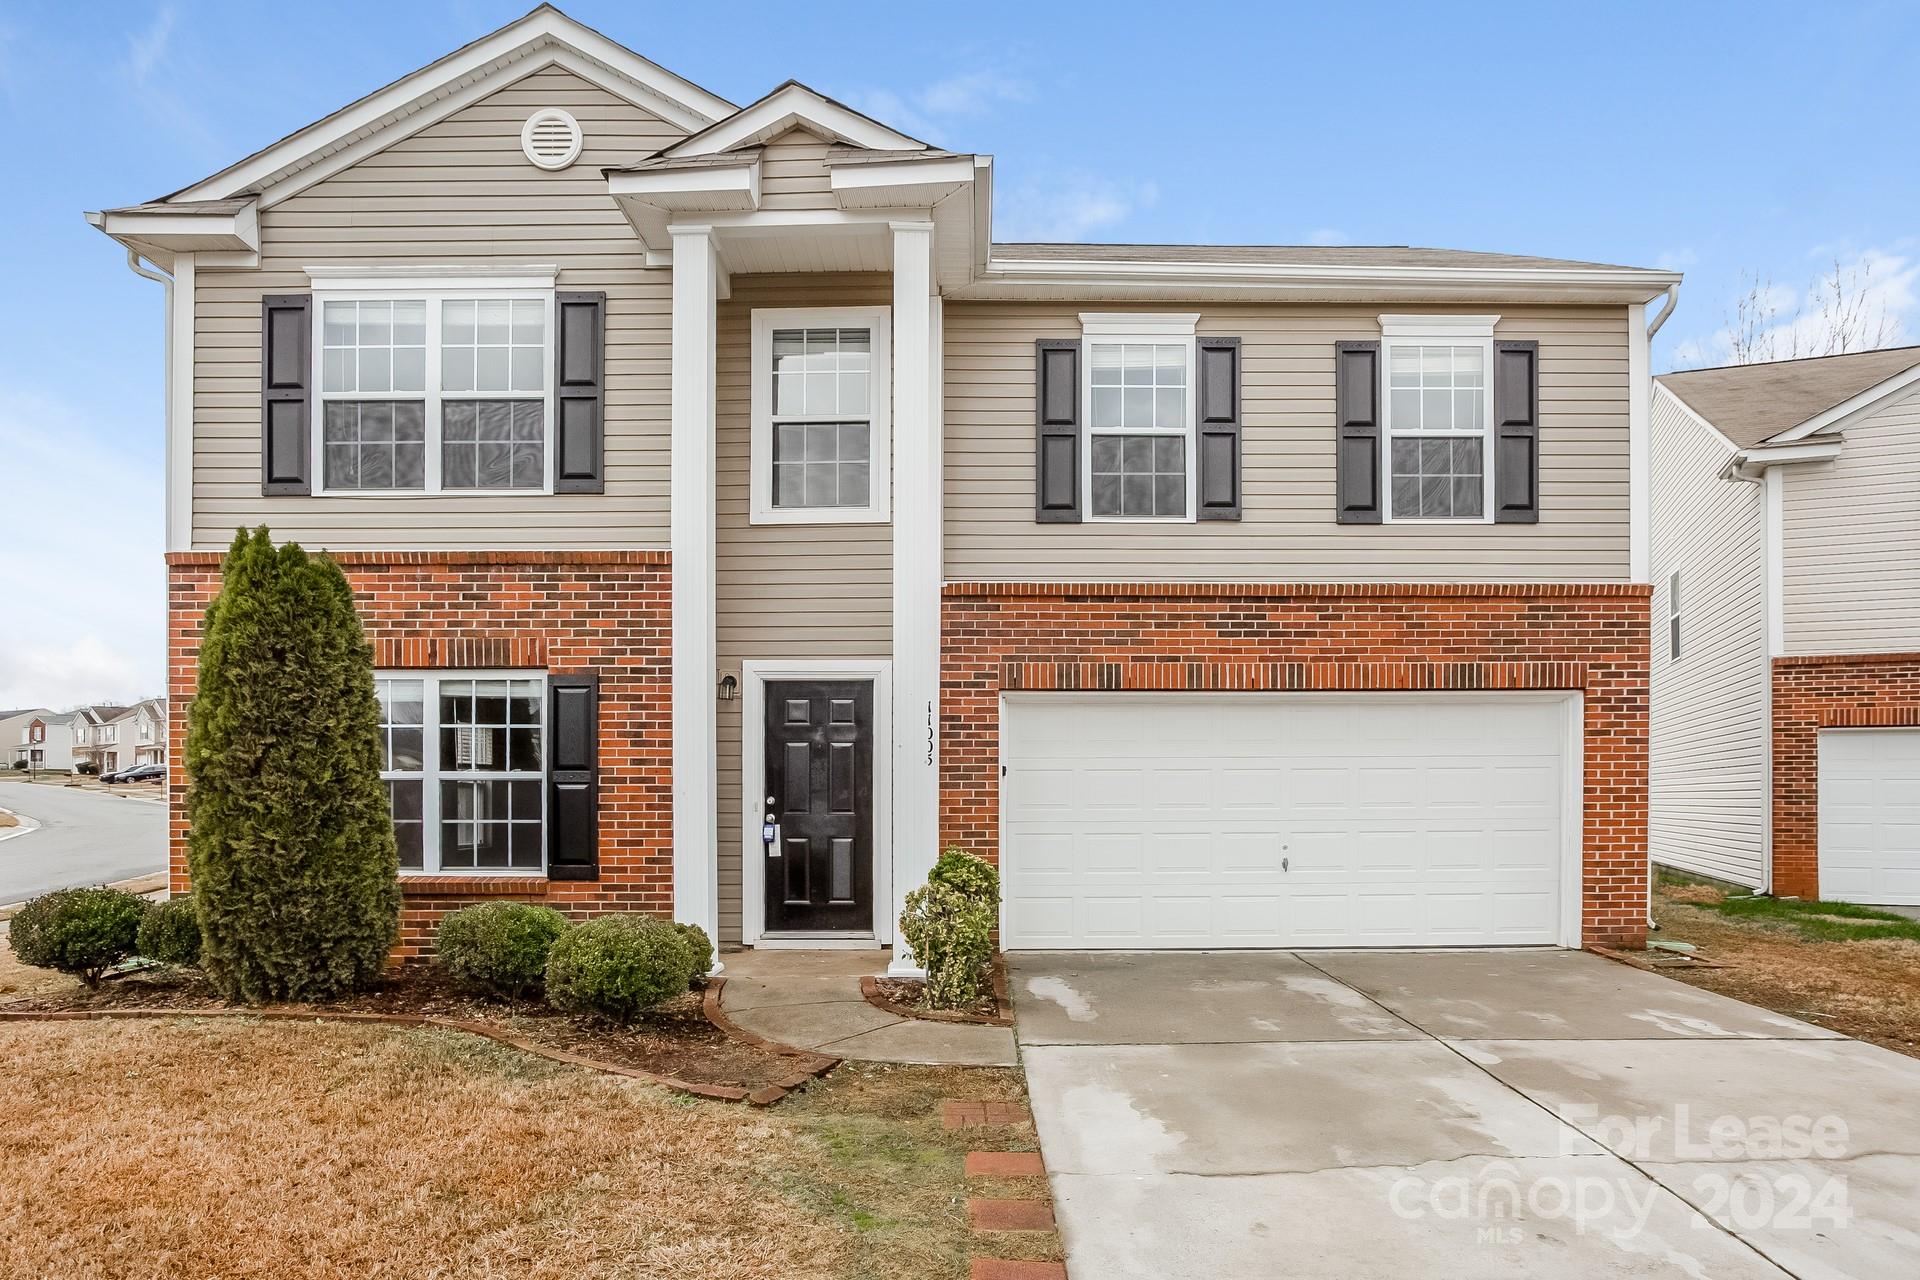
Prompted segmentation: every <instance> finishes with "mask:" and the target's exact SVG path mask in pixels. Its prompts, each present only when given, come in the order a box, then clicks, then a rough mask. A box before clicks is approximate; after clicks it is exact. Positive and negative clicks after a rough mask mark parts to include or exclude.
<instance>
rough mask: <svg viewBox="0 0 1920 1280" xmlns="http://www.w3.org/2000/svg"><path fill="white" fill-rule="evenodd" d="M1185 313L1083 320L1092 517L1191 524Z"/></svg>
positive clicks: (1086, 486) (1189, 335) (1085, 481)
mask: <svg viewBox="0 0 1920 1280" xmlns="http://www.w3.org/2000/svg"><path fill="white" fill-rule="evenodd" d="M1197 320H1198V317H1197V316H1192V315H1138V316H1126V315H1083V316H1081V317H1080V322H1081V334H1082V336H1081V344H1082V349H1081V360H1080V364H1081V368H1082V369H1083V370H1084V372H1083V373H1082V375H1081V377H1082V382H1083V384H1084V386H1083V398H1082V410H1083V411H1082V413H1081V421H1083V422H1085V423H1086V424H1087V425H1086V441H1085V445H1086V447H1085V448H1084V449H1082V450H1081V457H1082V459H1083V461H1082V464H1081V465H1082V467H1083V468H1084V473H1083V475H1082V476H1081V481H1082V485H1081V491H1082V492H1083V493H1085V494H1086V495H1087V516H1088V518H1089V519H1091V520H1191V519H1193V486H1194V450H1193V422H1194V407H1193V383H1194V378H1193V332H1194V325H1195V323H1196V321H1197Z"/></svg>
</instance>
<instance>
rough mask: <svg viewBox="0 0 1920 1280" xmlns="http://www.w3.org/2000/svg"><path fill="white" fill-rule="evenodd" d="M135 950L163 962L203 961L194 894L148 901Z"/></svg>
mask: <svg viewBox="0 0 1920 1280" xmlns="http://www.w3.org/2000/svg"><path fill="white" fill-rule="evenodd" d="M134 951H135V953H136V954H138V955H142V956H145V957H146V958H147V959H149V960H158V961H159V962H160V963H161V964H177V965H197V964H199V963H200V916H199V908H197V907H196V906H195V905H194V902H193V895H192V894H183V895H181V896H180V897H177V898H168V899H167V900H166V901H165V902H149V903H148V904H147V913H146V915H144V916H142V917H141V919H140V935H139V937H138V938H137V939H136V940H135V945H134Z"/></svg>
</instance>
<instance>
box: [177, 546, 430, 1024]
mask: <svg viewBox="0 0 1920 1280" xmlns="http://www.w3.org/2000/svg"><path fill="white" fill-rule="evenodd" d="M222 574H223V581H222V584H221V588H220V594H219V595H218V596H217V597H216V598H215V599H214V601H213V603H212V605H210V606H209V607H208V609H207V617H206V625H205V629H204V631H203V633H202V640H201V643H200V671H199V678H198V686H197V687H198V692H197V693H196V694H195V695H194V699H193V705H192V707H191V708H190V709H189V711H188V721H187V749H186V768H187V777H188V781H189V786H188V790H187V821H188V829H189V831H188V838H187V865H188V868H189V870H190V872H191V874H192V878H193V886H194V896H195V898H196V899H197V900H198V902H199V904H200V928H201V931H202V934H203V939H204V946H203V948H202V957H201V963H202V967H203V968H204V969H205V970H206V974H207V977H208V979H209V980H211V981H212V983H213V985H214V986H215V987H216V988H218V989H219V991H220V992H221V994H223V995H224V996H226V998H227V999H229V1000H241V1001H245V1002H247V1003H249V1004H260V1003H264V1002H267V1001H282V1000H322V999H327V998H329V997H333V996H337V995H339V994H340V993H342V992H344V991H348V990H352V989H354V988H360V987H365V986H368V985H370V984H371V983H372V982H373V981H374V980H375V979H377V978H378V977H379V976H380V975H381V973H382V972H383V971H384V970H385V968H386V962H387V953H388V952H389V951H390V950H391V949H392V947H393V944H394V940H395V939H396V938H397V937H398V936H399V929H400V884H399V878H398V877H399V865H400V862H399V853H398V850H397V849H396V848H395V845H394V838H393V822H392V819H391V818H390V816H389V815H388V811H387V784H386V783H384V782H382V781H381V780H380V766H381V739H380V704H379V702H378V700H377V699H376V698H375V696H374V687H373V649H372V646H371V645H369V644H368V643H367V639H366V636H365V634H364V633H363V632H362V630H361V627H360V619H359V617H358V615H357V614H355V612H354V607H353V592H352V589H351V588H350V587H348V585H347V579H346V575H345V574H343V573H342V572H341V571H340V567H339V566H338V565H336V564H335V563H334V562H333V561H331V560H329V559H328V558H327V557H325V556H309V555H307V553H306V552H305V551H302V550H301V549H300V547H299V546H298V545H297V544H294V543H288V544H287V545H285V546H282V547H275V546H274V545H273V540H272V538H271V537H270V536H269V535H268V533H267V530H266V529H265V528H260V529H256V530H254V531H253V532H252V533H250V534H249V533H246V532H242V533H240V534H239V535H238V536H237V537H235V538H234V540H233V547H232V549H231V550H230V551H229V552H228V553H227V558H226V561H225V564H224V566H223V569H222Z"/></svg>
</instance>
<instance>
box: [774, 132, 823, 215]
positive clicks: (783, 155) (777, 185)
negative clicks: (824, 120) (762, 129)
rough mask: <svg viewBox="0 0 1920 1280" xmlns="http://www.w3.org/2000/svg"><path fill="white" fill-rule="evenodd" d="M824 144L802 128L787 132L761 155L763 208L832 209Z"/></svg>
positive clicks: (821, 139)
mask: <svg viewBox="0 0 1920 1280" xmlns="http://www.w3.org/2000/svg"><path fill="white" fill-rule="evenodd" d="M827 146H828V144H827V141H826V140H825V139H824V138H821V137H818V136H816V135H815V134H812V133H809V132H807V131H806V130H805V129H789V130H787V132H785V133H783V134H781V135H780V136H779V137H777V138H775V139H774V140H773V141H771V142H769V143H768V144H767V146H766V150H765V151H763V152H761V153H760V207H761V208H762V209H833V208H837V207H838V205H837V204H836V203H835V201H834V198H833V187H832V185H831V181H830V180H829V178H828V177H827Z"/></svg>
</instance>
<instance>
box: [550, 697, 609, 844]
mask: <svg viewBox="0 0 1920 1280" xmlns="http://www.w3.org/2000/svg"><path fill="white" fill-rule="evenodd" d="M599 702H600V678H599V677H598V676H550V677H548V679H547V705H548V706H549V708H550V709H551V711H552V715H551V718H550V724H551V734H552V737H551V741H552V744H553V756H552V759H551V760H549V761H548V769H547V878H548V879H549V880H598V879H599V878H600V812H599V810H600V777H599V775H600V769H599V757H600V734H599V721H600V708H599Z"/></svg>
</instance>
